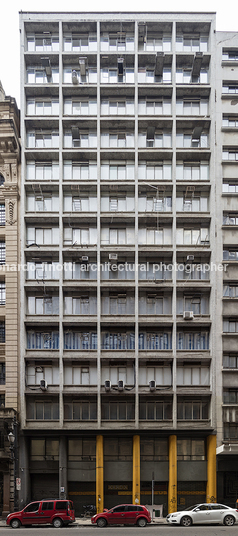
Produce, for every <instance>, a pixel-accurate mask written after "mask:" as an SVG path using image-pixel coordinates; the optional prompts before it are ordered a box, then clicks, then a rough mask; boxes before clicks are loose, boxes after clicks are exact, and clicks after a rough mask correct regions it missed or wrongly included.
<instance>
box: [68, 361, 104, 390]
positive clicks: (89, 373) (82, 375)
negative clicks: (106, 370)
mask: <svg viewBox="0 0 238 536" xmlns="http://www.w3.org/2000/svg"><path fill="white" fill-rule="evenodd" d="M64 385H97V369H96V365H95V366H93V365H92V366H90V367H88V366H78V365H75V366H74V365H73V364H72V365H70V366H65V367H64Z"/></svg>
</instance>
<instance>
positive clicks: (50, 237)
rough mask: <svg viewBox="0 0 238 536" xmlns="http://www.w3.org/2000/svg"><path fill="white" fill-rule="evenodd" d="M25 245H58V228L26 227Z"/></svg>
mask: <svg viewBox="0 0 238 536" xmlns="http://www.w3.org/2000/svg"><path fill="white" fill-rule="evenodd" d="M26 242H27V245H28V246H30V245H31V244H36V245H52V246H54V245H59V227H52V228H51V227H46V228H42V227H39V228H36V227H27V230H26Z"/></svg>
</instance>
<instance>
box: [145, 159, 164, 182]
mask: <svg viewBox="0 0 238 536" xmlns="http://www.w3.org/2000/svg"><path fill="white" fill-rule="evenodd" d="M138 179H139V180H143V181H144V180H148V181H151V180H152V181H153V180H171V179H172V164H171V162H170V161H166V160H164V161H163V160H162V161H160V162H150V161H147V162H143V161H142V162H139V166H138Z"/></svg>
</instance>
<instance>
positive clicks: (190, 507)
mask: <svg viewBox="0 0 238 536" xmlns="http://www.w3.org/2000/svg"><path fill="white" fill-rule="evenodd" d="M197 506H199V504H195V505H193V506H189V507H188V508H185V511H186V512H187V511H189V510H193V509H194V508H197Z"/></svg>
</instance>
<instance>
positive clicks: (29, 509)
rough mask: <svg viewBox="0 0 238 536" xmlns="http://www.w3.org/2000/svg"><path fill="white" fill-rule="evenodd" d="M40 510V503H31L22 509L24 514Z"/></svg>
mask: <svg viewBox="0 0 238 536" xmlns="http://www.w3.org/2000/svg"><path fill="white" fill-rule="evenodd" d="M39 508H40V503H32V504H29V506H26V508H24V512H28V513H30V512H38V510H39Z"/></svg>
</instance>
